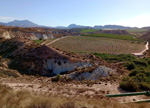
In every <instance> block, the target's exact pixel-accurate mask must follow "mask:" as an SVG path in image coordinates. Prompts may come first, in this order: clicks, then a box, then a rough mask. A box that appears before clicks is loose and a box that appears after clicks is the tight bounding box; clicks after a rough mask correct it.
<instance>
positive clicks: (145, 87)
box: [140, 82, 150, 90]
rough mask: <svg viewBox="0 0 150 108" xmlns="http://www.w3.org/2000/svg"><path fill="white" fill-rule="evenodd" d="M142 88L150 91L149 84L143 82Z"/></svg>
mask: <svg viewBox="0 0 150 108" xmlns="http://www.w3.org/2000/svg"><path fill="white" fill-rule="evenodd" d="M140 88H142V89H144V90H150V84H148V83H147V82H141V83H140Z"/></svg>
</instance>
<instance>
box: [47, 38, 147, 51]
mask: <svg viewBox="0 0 150 108" xmlns="http://www.w3.org/2000/svg"><path fill="white" fill-rule="evenodd" d="M50 46H52V47H55V48H59V49H62V50H65V51H69V52H77V53H79V52H87V53H95V52H97V53H107V54H129V53H136V52H141V51H142V50H143V49H144V48H145V47H144V46H145V44H144V42H138V41H129V40H120V39H111V38H103V37H89V36H71V37H68V38H65V39H62V40H59V41H57V42H55V43H53V44H51V45H50Z"/></svg>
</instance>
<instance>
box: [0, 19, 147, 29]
mask: <svg viewBox="0 0 150 108" xmlns="http://www.w3.org/2000/svg"><path fill="white" fill-rule="evenodd" d="M0 25H4V26H14V27H43V28H55V29H75V28H91V29H138V27H128V26H122V25H111V24H110V25H104V26H102V25H95V26H94V27H92V26H84V25H77V24H70V25H68V26H67V27H65V26H57V27H50V26H42V25H38V24H36V23H33V22H31V21H29V20H14V21H11V22H8V23H3V22H0ZM142 28H144V27H142ZM146 28H150V27H146Z"/></svg>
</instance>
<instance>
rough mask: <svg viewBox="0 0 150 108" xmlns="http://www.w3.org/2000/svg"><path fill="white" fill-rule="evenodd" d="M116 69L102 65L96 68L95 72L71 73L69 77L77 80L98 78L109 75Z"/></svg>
mask: <svg viewBox="0 0 150 108" xmlns="http://www.w3.org/2000/svg"><path fill="white" fill-rule="evenodd" d="M114 73H115V70H113V69H111V68H108V67H105V66H100V67H98V68H96V69H95V70H94V71H93V72H83V73H71V74H68V75H67V77H69V78H71V79H75V80H96V79H98V78H100V77H108V76H109V75H110V74H114Z"/></svg>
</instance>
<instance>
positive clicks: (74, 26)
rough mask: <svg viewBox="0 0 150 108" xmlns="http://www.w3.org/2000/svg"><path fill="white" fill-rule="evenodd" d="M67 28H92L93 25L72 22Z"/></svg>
mask: <svg viewBox="0 0 150 108" xmlns="http://www.w3.org/2000/svg"><path fill="white" fill-rule="evenodd" d="M67 28H68V29H72V28H91V27H90V26H82V25H76V24H70V25H69V26H68V27H67Z"/></svg>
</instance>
